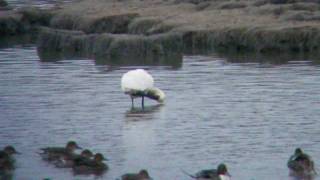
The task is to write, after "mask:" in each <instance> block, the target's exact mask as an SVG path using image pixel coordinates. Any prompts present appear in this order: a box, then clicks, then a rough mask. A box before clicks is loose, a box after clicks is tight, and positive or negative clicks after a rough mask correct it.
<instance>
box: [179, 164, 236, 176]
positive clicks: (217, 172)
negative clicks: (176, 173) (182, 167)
mask: <svg viewBox="0 0 320 180" xmlns="http://www.w3.org/2000/svg"><path fill="white" fill-rule="evenodd" d="M185 173H186V174H187V175H188V176H190V177H192V178H194V179H196V180H231V176H230V174H229V172H228V169H227V166H226V165H225V164H223V163H222V164H219V165H218V168H217V169H205V170H201V171H199V172H197V173H196V174H195V175H191V174H189V173H187V172H185Z"/></svg>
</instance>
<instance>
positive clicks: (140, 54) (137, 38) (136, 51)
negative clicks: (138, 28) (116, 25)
mask: <svg viewBox="0 0 320 180" xmlns="http://www.w3.org/2000/svg"><path fill="white" fill-rule="evenodd" d="M37 44H38V49H39V52H40V54H46V53H47V52H50V51H55V52H59V53H60V54H62V56H63V55H70V54H73V55H75V56H82V57H92V58H95V59H99V60H100V61H103V60H105V61H109V60H110V59H115V60H118V61H122V60H127V59H150V60H151V61H152V60H154V61H157V60H158V59H159V58H160V59H161V58H167V57H170V56H181V57H180V58H181V59H182V37H181V36H180V35H179V34H176V33H168V34H162V35H155V36H141V35H117V34H109V33H102V34H91V35H88V34H85V33H83V32H81V31H68V30H55V29H50V28H42V30H41V33H40V36H39V38H38V42H37ZM42 57H43V56H42Z"/></svg>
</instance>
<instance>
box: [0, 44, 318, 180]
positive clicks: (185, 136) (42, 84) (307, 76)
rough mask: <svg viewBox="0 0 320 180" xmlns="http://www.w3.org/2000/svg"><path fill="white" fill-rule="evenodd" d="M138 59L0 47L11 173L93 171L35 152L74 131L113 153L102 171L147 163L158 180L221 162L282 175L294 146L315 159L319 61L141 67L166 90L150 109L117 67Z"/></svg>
mask: <svg viewBox="0 0 320 180" xmlns="http://www.w3.org/2000/svg"><path fill="white" fill-rule="evenodd" d="M292 60H294V59H292ZM231 61H233V60H231ZM233 62H234V61H233ZM135 68H138V66H120V67H119V66H118V67H110V66H108V65H96V64H95V63H94V61H93V60H63V61H58V62H41V61H40V60H39V58H38V56H37V52H36V48H35V47H34V46H33V45H30V46H28V45H27V46H26V45H25V46H15V47H12V48H2V49H0V87H1V88H0V120H1V125H0V137H1V138H0V147H3V146H4V145H7V144H12V145H14V146H16V148H17V149H18V150H19V151H21V152H22V154H21V155H17V156H16V159H17V169H16V170H15V179H19V180H20V179H21V180H24V179H41V178H45V177H50V178H52V179H94V178H95V177H93V176H79V175H77V176H74V175H73V173H72V171H71V170H70V169H57V168H55V167H53V166H52V165H50V164H47V163H46V162H43V161H42V160H41V158H40V157H39V155H38V154H37V153H36V152H38V151H39V150H38V149H39V148H41V147H46V146H52V145H64V144H65V143H66V142H67V141H68V140H71V139H72V140H76V141H78V142H79V144H80V145H81V146H82V147H84V148H90V149H92V150H93V151H94V152H101V153H103V154H104V155H106V156H107V157H108V158H109V159H110V160H109V161H108V164H109V166H110V170H109V171H108V172H107V173H106V174H105V175H104V176H103V177H100V178H101V179H115V178H116V177H119V176H120V175H121V174H123V173H125V172H136V171H138V170H139V169H141V168H146V169H148V170H149V172H150V174H151V175H152V176H153V177H154V179H155V180H182V179H183V180H189V179H190V178H188V177H187V176H186V175H185V174H184V173H182V171H181V169H183V170H186V171H188V172H190V173H195V172H196V171H198V170H200V169H205V168H212V167H216V165H217V164H218V163H220V162H225V163H226V164H227V165H228V167H229V171H230V173H231V174H232V176H233V179H239V180H252V179H255V180H270V179H275V180H282V179H288V170H287V168H286V161H287V160H288V158H289V156H290V155H291V154H292V153H293V151H294V149H295V148H296V147H302V148H303V149H304V150H305V151H306V152H307V153H309V154H310V155H312V157H313V158H314V160H315V162H316V164H319V163H317V162H319V161H320V150H319V149H320V144H319V143H320V138H319V134H320V130H319V127H320V121H319V117H320V111H319V105H320V76H319V75H320V66H319V65H317V64H315V63H314V61H310V60H304V61H289V62H286V63H280V64H278V63H275V64H273V63H262V64H261V63H257V62H250V63H245V62H244V63H231V62H230V60H227V59H226V58H224V57H219V56H217V55H211V56H185V57H184V60H183V63H182V65H181V67H180V68H178V69H177V68H172V67H170V66H167V65H165V66H144V67H143V66H139V68H146V69H147V70H148V71H149V72H150V73H151V74H152V75H153V76H154V79H155V84H156V86H158V87H159V88H161V89H163V90H164V92H165V93H166V96H167V99H166V102H165V105H162V106H160V105H157V103H155V102H152V101H151V100H147V101H146V104H147V106H148V107H147V108H146V110H145V111H144V112H143V111H141V109H135V110H131V107H130V106H131V102H130V98H129V97H128V96H126V95H125V94H123V93H122V92H121V90H120V79H121V75H122V74H123V73H124V72H126V71H127V70H129V69H135ZM135 103H136V104H135V105H136V107H137V108H138V107H140V101H139V100H136V102H135Z"/></svg>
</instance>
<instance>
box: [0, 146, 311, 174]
mask: <svg viewBox="0 0 320 180" xmlns="http://www.w3.org/2000/svg"><path fill="white" fill-rule="evenodd" d="M76 149H81V148H80V147H79V146H78V144H77V143H76V142H75V141H69V142H68V143H67V144H66V146H65V147H46V148H42V149H41V152H40V156H41V157H42V159H43V160H45V161H47V162H49V163H51V164H53V165H55V166H56V167H57V168H72V170H73V171H74V172H75V173H76V174H95V175H101V174H102V173H104V172H105V171H107V170H108V169H109V167H108V165H107V164H105V163H104V162H103V161H105V160H107V159H106V158H105V157H104V156H103V155H102V154H101V153H96V154H93V153H92V152H91V151H90V150H88V149H85V150H83V151H82V152H81V153H80V154H77V153H75V150H76ZM15 154H20V153H19V152H17V151H16V150H15V148H14V147H13V146H6V147H4V148H3V150H0V179H3V178H2V177H9V176H8V174H12V172H13V170H14V169H15V158H14V155H15ZM287 166H288V168H289V171H290V173H289V176H291V177H293V178H294V179H296V180H312V179H314V177H315V176H316V175H317V172H316V170H315V167H314V162H313V160H312V158H311V157H310V156H309V155H308V154H306V153H304V152H303V151H302V150H301V149H300V148H297V149H296V150H295V152H294V154H293V155H292V156H291V157H290V158H289V160H288V163H287ZM184 173H186V174H187V175H188V176H190V177H191V178H193V179H196V180H231V175H230V174H229V172H228V169H227V166H226V165H225V164H223V163H222V164H219V165H218V167H217V169H207V170H201V171H199V172H197V173H195V174H188V173H187V172H184ZM117 180H152V178H151V177H150V176H149V173H148V171H147V170H145V169H142V170H141V171H140V172H138V173H128V174H124V175H122V176H121V177H120V178H118V179H117Z"/></svg>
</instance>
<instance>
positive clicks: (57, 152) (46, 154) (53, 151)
mask: <svg viewBox="0 0 320 180" xmlns="http://www.w3.org/2000/svg"><path fill="white" fill-rule="evenodd" d="M76 149H81V147H79V146H78V144H77V143H76V142H75V141H69V142H68V143H67V144H66V146H65V147H46V148H42V149H41V150H42V152H41V153H40V155H41V157H42V158H43V159H44V160H46V161H56V160H59V159H61V158H66V157H67V158H69V157H70V158H71V157H72V156H74V151H75V150H76Z"/></svg>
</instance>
